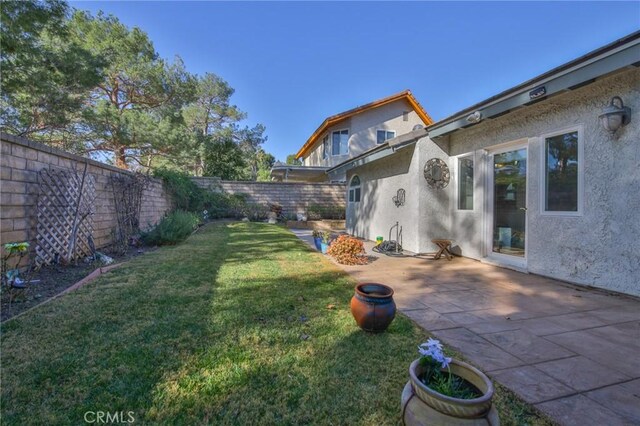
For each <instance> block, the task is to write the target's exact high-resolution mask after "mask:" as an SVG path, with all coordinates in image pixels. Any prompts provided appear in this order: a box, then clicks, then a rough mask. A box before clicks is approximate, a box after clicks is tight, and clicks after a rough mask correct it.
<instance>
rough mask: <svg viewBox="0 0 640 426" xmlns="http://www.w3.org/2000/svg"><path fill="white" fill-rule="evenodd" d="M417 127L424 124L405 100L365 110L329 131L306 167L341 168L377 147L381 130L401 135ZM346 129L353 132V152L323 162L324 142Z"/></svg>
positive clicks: (351, 142) (350, 138) (307, 161)
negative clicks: (333, 133) (352, 159)
mask: <svg viewBox="0 0 640 426" xmlns="http://www.w3.org/2000/svg"><path fill="white" fill-rule="evenodd" d="M405 112H408V120H407V121H404V113H405ZM416 124H420V125H424V123H423V122H422V120H421V119H420V117H419V116H418V114H417V113H416V112H415V111H414V110H413V108H412V107H411V106H410V105H409V104H408V103H407V102H406V101H405V100H398V101H396V102H392V103H389V104H387V105H383V106H380V107H376V108H374V109H371V110H368V111H364V112H362V113H360V114H357V115H354V116H353V117H351V118H349V119H346V120H345V121H343V122H341V123H339V124H337V125H335V126H332V127H330V128H329V129H327V131H326V132H325V133H324V134H322V136H320V138H319V140H318V142H317V143H316V144H315V145H314V147H313V148H312V149H311V151H310V152H309V154H308V155H307V156H306V157H305V158H304V165H305V166H325V167H334V166H337V165H338V164H340V163H343V162H345V161H347V160H348V159H350V158H353V157H356V156H358V155H360V154H362V153H363V152H365V151H368V150H370V149H371V148H373V147H375V146H376V145H377V143H376V142H377V130H395V132H396V136H397V135H401V134H404V133H408V132H410V131H411V130H412V129H413V127H414V126H415V125H416ZM343 129H347V130H349V153H348V154H345V155H335V156H333V155H329V158H327V159H323V158H322V139H323V138H324V137H325V136H326V135H329V141H331V132H333V131H335V130H343Z"/></svg>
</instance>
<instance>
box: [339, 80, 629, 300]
mask: <svg viewBox="0 0 640 426" xmlns="http://www.w3.org/2000/svg"><path fill="white" fill-rule="evenodd" d="M613 96H620V97H621V98H622V99H623V100H624V102H625V105H626V106H629V107H630V108H631V111H632V113H631V114H632V118H631V122H630V124H628V125H627V126H626V127H624V128H622V129H620V130H619V131H618V132H617V133H616V135H614V136H611V135H610V134H609V133H608V132H607V131H605V130H604V129H603V128H602V126H601V124H600V121H599V119H598V116H599V115H600V114H601V113H602V109H603V108H604V107H605V106H606V105H607V104H608V103H609V101H610V100H611V98H612V97H613ZM639 113H640V70H638V69H637V68H636V69H632V70H625V71H622V72H620V73H617V74H615V75H612V76H609V77H606V78H603V79H601V80H598V81H596V82H594V83H592V84H590V85H587V86H584V87H582V88H578V89H575V90H573V91H571V92H567V93H565V94H562V95H559V96H556V97H553V98H552V99H549V100H545V101H543V102H540V103H537V104H534V105H530V106H528V107H525V108H522V109H520V110H517V111H514V112H511V113H509V114H506V115H503V116H501V117H498V118H495V119H492V120H486V121H483V122H481V123H479V124H477V125H475V126H472V127H470V128H468V129H462V130H459V131H457V132H454V133H452V134H451V135H449V136H448V137H446V138H443V139H438V140H436V141H435V142H434V141H432V140H431V139H429V138H423V139H421V140H420V141H418V142H417V143H416V144H415V147H413V148H403V149H402V150H400V151H399V152H397V153H396V154H394V155H392V156H390V157H386V158H383V159H380V160H377V161H374V162H372V163H369V164H366V165H364V166H361V167H357V168H354V169H352V170H350V171H349V172H348V173H347V178H348V179H351V177H352V176H353V175H354V174H358V175H359V176H360V179H361V181H362V187H363V192H362V197H363V201H362V202H361V203H359V204H360V205H359V206H353V205H348V207H347V226H348V230H349V231H350V232H352V233H353V234H354V235H357V236H361V237H363V238H367V239H374V238H375V236H376V235H384V236H385V238H387V237H388V235H387V234H388V228H389V227H390V226H391V224H392V223H395V220H398V221H400V224H401V225H402V226H403V229H404V247H405V248H406V249H407V250H410V251H413V252H427V251H433V250H434V247H433V245H432V244H431V239H432V238H450V239H452V240H453V246H454V249H455V251H457V252H458V253H460V254H462V255H463V256H465V257H470V258H474V259H481V260H483V259H486V256H487V255H488V253H487V252H488V251H489V250H488V248H487V244H486V241H487V239H488V238H487V236H486V234H487V231H486V229H487V227H488V226H490V225H489V224H487V223H486V222H487V218H488V213H487V209H488V207H489V206H487V201H486V200H487V199H488V195H489V192H488V190H487V188H486V185H487V184H486V182H487V174H488V173H492V168H491V167H490V165H488V164H487V161H486V153H487V149H488V148H490V147H494V146H496V145H499V144H503V143H509V142H513V141H518V140H520V141H523V142H525V143H526V144H527V146H528V158H527V171H528V172H527V173H528V174H527V191H528V192H527V216H526V229H527V234H526V241H527V246H526V251H527V259H526V269H527V270H528V271H529V272H532V273H536V274H540V275H545V276H549V277H553V278H557V279H561V280H565V281H569V282H573V283H577V284H584V285H589V286H594V287H600V288H604V289H608V290H613V291H617V292H623V293H627V294H632V295H637V296H640V216H639V213H638V212H640V145H639V144H640V118H639V117H640V116H639V115H638V114H639ZM573 127H580V128H581V129H582V135H583V139H582V141H581V143H582V144H584V145H583V146H584V149H583V153H584V156H583V158H582V159H581V161H582V163H583V167H584V169H583V183H584V190H583V211H582V214H581V215H573V216H555V215H548V214H544V213H543V212H542V208H541V189H542V188H541V186H542V175H543V170H542V167H543V160H544V155H543V152H542V149H543V143H544V140H543V135H545V134H548V133H552V132H556V131H561V130H563V129H568V128H573ZM409 153H410V154H409ZM461 155H473V156H474V160H475V161H474V209H473V210H472V211H459V210H458V209H457V186H458V177H457V161H458V156H461ZM434 157H435V158H441V159H442V160H444V161H445V162H447V163H448V165H449V168H450V170H451V182H450V183H449V185H448V186H447V187H446V188H444V189H440V190H435V189H431V188H429V187H428V186H427V184H426V182H425V180H424V177H423V167H424V165H425V163H426V161H427V160H429V159H430V158H434ZM389 171H391V172H389ZM393 171H396V172H397V173H393ZM403 171H404V172H403ZM385 173H386V174H389V176H385ZM399 186H402V187H404V188H405V190H406V198H407V204H406V206H405V207H401V208H397V207H396V206H395V205H394V204H393V203H392V201H391V198H392V197H393V196H394V195H395V192H396V190H397V188H398V187H399ZM376 222H379V223H376Z"/></svg>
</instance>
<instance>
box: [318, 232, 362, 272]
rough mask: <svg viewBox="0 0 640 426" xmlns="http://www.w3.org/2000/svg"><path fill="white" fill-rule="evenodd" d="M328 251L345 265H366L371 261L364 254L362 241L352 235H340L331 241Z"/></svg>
mask: <svg viewBox="0 0 640 426" xmlns="http://www.w3.org/2000/svg"><path fill="white" fill-rule="evenodd" d="M327 253H328V254H329V255H330V256H331V257H333V258H334V259H335V260H336V261H337V262H338V263H341V264H343V265H365V264H366V263H368V261H369V259H368V258H367V256H365V255H364V254H365V251H364V244H362V241H360V240H358V239H357V238H354V237H352V236H350V235H340V236H339V237H338V238H337V239H335V240H334V241H333V242H332V243H331V245H330V246H329V250H327Z"/></svg>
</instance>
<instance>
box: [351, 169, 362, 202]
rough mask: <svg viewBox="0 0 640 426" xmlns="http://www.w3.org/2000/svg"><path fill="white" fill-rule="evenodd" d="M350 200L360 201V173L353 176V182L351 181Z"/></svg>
mask: <svg viewBox="0 0 640 426" xmlns="http://www.w3.org/2000/svg"><path fill="white" fill-rule="evenodd" d="M349 202H350V203H359V202H360V178H359V177H358V175H355V176H354V177H352V178H351V183H349Z"/></svg>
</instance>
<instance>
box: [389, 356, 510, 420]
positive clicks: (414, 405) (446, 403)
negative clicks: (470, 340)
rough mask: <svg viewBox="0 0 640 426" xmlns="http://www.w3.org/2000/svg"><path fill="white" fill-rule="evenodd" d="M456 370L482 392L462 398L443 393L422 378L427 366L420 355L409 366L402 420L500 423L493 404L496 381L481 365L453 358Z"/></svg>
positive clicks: (453, 372) (403, 399) (453, 366)
mask: <svg viewBox="0 0 640 426" xmlns="http://www.w3.org/2000/svg"><path fill="white" fill-rule="evenodd" d="M449 368H450V371H451V373H452V374H454V375H456V376H458V377H461V378H463V379H464V380H466V381H468V382H469V383H471V384H472V385H473V386H475V387H476V388H477V389H478V390H479V391H480V392H481V393H482V396H481V397H479V398H474V399H459V398H452V397H450V396H446V395H442V394H441V393H438V392H436V391H434V390H433V389H431V388H429V387H428V386H426V385H425V384H424V383H422V381H421V380H420V379H419V378H418V377H420V376H422V375H423V373H424V367H423V366H422V365H420V360H419V359H416V360H415V361H413V362H412V363H411V366H410V367H409V381H408V382H407V384H406V385H405V387H404V390H403V391H402V404H401V407H402V420H403V422H404V424H405V425H408V426H422V425H425V426H426V425H460V426H466V425H468V426H475V425H492V426H498V425H500V419H499V417H498V411H497V410H496V409H495V407H494V406H493V405H492V398H493V384H492V383H491V380H489V378H488V377H487V376H486V375H485V374H484V373H482V372H481V371H480V370H478V369H477V368H475V367H473V366H472V365H469V364H467V363H466V362H462V361H458V360H456V359H454V360H452V361H451V363H450V364H449Z"/></svg>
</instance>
